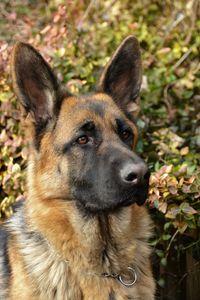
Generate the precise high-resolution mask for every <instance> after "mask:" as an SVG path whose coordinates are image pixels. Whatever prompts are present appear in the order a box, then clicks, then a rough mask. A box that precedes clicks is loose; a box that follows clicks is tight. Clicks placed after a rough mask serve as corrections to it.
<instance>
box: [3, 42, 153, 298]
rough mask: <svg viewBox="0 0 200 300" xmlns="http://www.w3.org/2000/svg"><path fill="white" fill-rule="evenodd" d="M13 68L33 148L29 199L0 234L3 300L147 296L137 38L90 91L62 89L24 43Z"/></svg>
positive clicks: (147, 223) (148, 230) (148, 228)
mask: <svg viewBox="0 0 200 300" xmlns="http://www.w3.org/2000/svg"><path fill="white" fill-rule="evenodd" d="M11 69H12V72H11V73H12V81H13V87H14V91H15V93H16V95H17V97H18V99H19V100H20V103H21V106H22V108H23V111H24V113H25V114H26V128H27V130H28V137H29V144H30V145H29V148H30V151H29V160H28V167H27V173H28V174H27V199H26V200H25V201H24V202H23V201H22V202H19V203H18V204H17V206H18V207H17V208H16V212H15V213H14V214H13V216H12V217H11V218H10V220H8V221H7V222H6V224H5V225H4V226H2V228H1V231H0V239H1V244H0V299H1V300H22V299H23V300H66V299H68V300H81V299H84V300H94V299H95V300H122V299H137V300H138V299H140V300H153V299H154V295H155V283H154V279H153V275H152V271H151V264H150V255H151V250H150V248H149V245H148V239H149V237H150V236H151V234H152V222H151V219H150V217H149V215H148V213H147V210H146V208H145V207H144V205H143V204H144V203H145V200H146V198H147V195H148V185H149V176H150V173H149V171H148V168H147V166H146V164H145V163H144V161H143V160H142V159H141V158H140V157H139V156H138V155H137V154H136V153H135V151H134V147H135V144H136V142H137V136H138V133H137V128H136V125H135V120H134V116H133V104H134V102H135V100H136V99H137V98H138V94H139V90H140V85H141V72H142V71H141V54H140V47H139V43H138V41H137V39H136V38H135V37H133V36H129V37H127V38H126V39H125V40H124V41H123V42H122V43H121V45H120V46H119V47H118V49H117V50H116V52H115V53H114V55H113V56H112V58H111V59H110V61H109V62H108V64H107V65H106V67H105V69H104V71H103V73H102V75H101V77H100V80H99V83H98V85H97V88H96V90H95V92H93V93H91V94H88V95H81V96H74V95H72V94H71V93H70V92H68V91H66V90H65V89H64V88H63V87H62V86H61V84H60V82H59V80H58V79H57V77H56V75H55V73H54V72H53V71H52V69H51V68H50V66H49V65H48V64H47V62H46V61H45V60H44V59H43V57H42V56H41V55H40V54H39V53H38V52H37V50H35V49H34V48H33V47H32V46H31V45H29V44H25V43H22V42H18V43H17V44H16V45H15V47H14V50H13V53H12V58H11Z"/></svg>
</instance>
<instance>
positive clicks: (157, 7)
mask: <svg viewBox="0 0 200 300" xmlns="http://www.w3.org/2000/svg"><path fill="white" fill-rule="evenodd" d="M129 34H133V35H135V36H136V37H137V38H138V39H139V41H140V44H141V49H142V56H143V70H144V72H143V73H144V75H143V83H142V91H141V99H140V108H141V112H142V113H140V115H139V118H138V127H139V129H140V132H141V135H140V139H139V142H138V146H137V151H138V152H139V153H140V155H142V156H143V157H144V158H145V159H146V161H147V162H148V164H149V167H150V168H151V171H152V176H151V189H150V194H149V201H148V206H149V209H150V213H151V214H152V217H153V219H154V221H155V236H154V238H153V239H152V241H151V244H152V246H153V247H154V258H153V260H154V269H155V276H156V278H157V282H158V290H159V291H158V296H159V297H160V298H159V299H179V298H180V299H191V300H192V299H197V298H195V296H188V293H190V291H189V292H188V289H189V288H188V285H190V282H189V283H188V281H187V279H188V278H189V277H191V276H193V274H194V276H196V277H197V276H198V278H200V271H199V268H200V266H199V261H200V235H199V228H200V168H199V166H200V60H199V58H200V3H199V1H198V0H188V1H184V0H175V1H171V0H166V1H159V0H135V1H130V0H121V1H114V0H105V1H100V0H91V1H84V0H82V1H77V0H74V1H72V0H67V1H64V0H50V1H48V0H46V1H39V0H38V1H37V0H12V1H10V0H3V1H1V2H0V129H1V131H0V146H1V148H0V188H1V189H0V218H2V219H4V218H5V217H8V216H10V214H11V213H12V204H13V203H14V202H15V201H18V200H20V199H22V198H24V197H26V188H25V179H24V178H25V176H24V174H25V168H26V162H27V139H26V138H25V137H24V131H23V128H22V126H21V124H20V120H21V118H22V116H21V113H20V110H19V105H18V101H17V99H16V98H15V96H14V95H13V92H12V89H11V82H10V75H9V73H10V70H9V69H10V66H9V57H10V52H11V49H12V46H13V44H14V43H15V41H16V40H22V41H25V42H29V43H31V44H32V45H34V46H35V47H36V48H37V49H38V50H40V51H41V53H42V54H43V56H44V57H45V58H46V59H47V60H48V61H49V62H50V63H51V65H52V66H53V67H54V68H55V69H56V72H57V74H58V77H59V78H60V79H61V80H62V81H63V82H64V84H65V85H66V86H67V87H68V89H69V90H70V91H72V92H73V93H79V92H81V93H85V92H88V91H89V90H91V89H92V88H94V86H95V82H96V80H97V78H98V76H99V74H100V72H101V70H102V67H103V66H104V65H105V64H106V62H107V61H108V59H109V57H110V55H111V54H112V53H113V51H114V49H116V47H117V46H118V45H119V44H120V42H121V41H122V40H123V38H125V37H126V36H127V35H129ZM183 261H184V263H183ZM188 261H189V262H190V263H188ZM174 264H175V267H173V265H174ZM198 282H199V281H198ZM199 286H200V283H199ZM186 287H187V290H186ZM174 295H175V296H174ZM173 297H175V298H173ZM184 297H185V298H184ZM189 297H190V298H189Z"/></svg>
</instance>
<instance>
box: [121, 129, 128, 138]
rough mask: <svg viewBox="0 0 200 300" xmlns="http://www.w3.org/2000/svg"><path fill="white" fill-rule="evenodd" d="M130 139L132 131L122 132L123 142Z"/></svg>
mask: <svg viewBox="0 0 200 300" xmlns="http://www.w3.org/2000/svg"><path fill="white" fill-rule="evenodd" d="M129 137H130V131H128V130H124V131H122V138H123V140H127V139H128V138H129Z"/></svg>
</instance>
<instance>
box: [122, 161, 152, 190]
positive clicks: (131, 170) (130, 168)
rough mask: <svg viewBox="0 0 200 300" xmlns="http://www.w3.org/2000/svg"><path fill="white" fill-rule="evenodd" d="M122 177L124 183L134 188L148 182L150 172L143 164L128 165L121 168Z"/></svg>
mask: <svg viewBox="0 0 200 300" xmlns="http://www.w3.org/2000/svg"><path fill="white" fill-rule="evenodd" d="M120 177H121V180H122V182H123V183H125V184H128V185H131V186H133V185H138V184H140V183H142V182H145V181H148V180H149V177H150V171H149V170H148V168H147V166H146V165H145V163H143V162H140V163H137V164H134V163H127V164H125V165H124V166H123V167H122V168H121V170H120Z"/></svg>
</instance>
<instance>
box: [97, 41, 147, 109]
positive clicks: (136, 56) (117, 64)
mask: <svg viewBox="0 0 200 300" xmlns="http://www.w3.org/2000/svg"><path fill="white" fill-rule="evenodd" d="M141 77H142V67H141V55H140V46H139V43H138V41H137V39H136V38H135V37H134V36H128V37H127V38H126V39H125V40H124V41H123V42H122V44H121V45H120V46H119V48H118V49H117V50H116V52H115V53H114V55H113V57H112V58H111V59H110V61H109V62H108V64H107V66H106V68H105V70H104V72H103V74H102V76H101V78H100V83H99V85H98V87H97V90H98V91H99V92H104V93H106V94H108V95H110V96H111V97H112V98H113V100H114V101H115V102H116V103H117V105H118V106H119V107H120V108H122V109H123V110H124V111H126V112H130V111H131V109H132V107H131V106H132V104H133V103H134V100H135V99H136V98H137V97H138V95H139V91H140V85H141Z"/></svg>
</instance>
